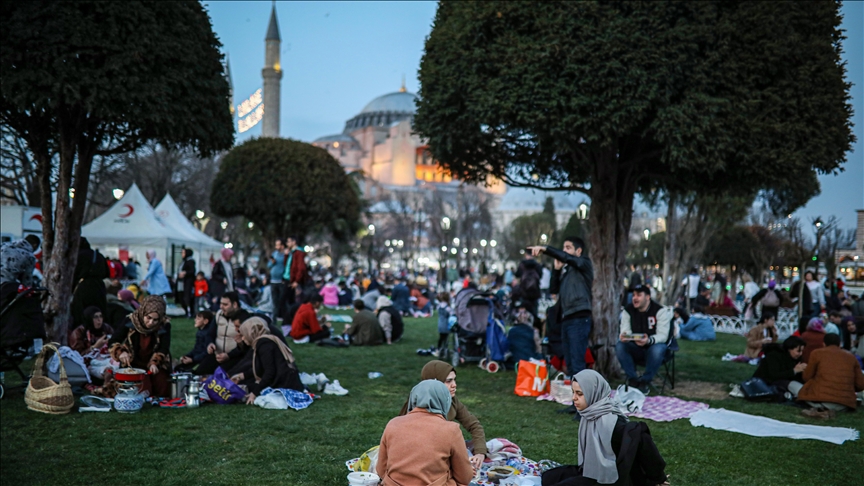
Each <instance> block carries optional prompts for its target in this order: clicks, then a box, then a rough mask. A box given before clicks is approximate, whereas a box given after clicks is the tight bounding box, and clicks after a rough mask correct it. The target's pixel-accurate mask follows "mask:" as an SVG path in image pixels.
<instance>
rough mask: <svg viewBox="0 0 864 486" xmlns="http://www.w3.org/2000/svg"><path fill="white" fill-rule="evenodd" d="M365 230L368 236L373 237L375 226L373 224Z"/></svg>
mask: <svg viewBox="0 0 864 486" xmlns="http://www.w3.org/2000/svg"><path fill="white" fill-rule="evenodd" d="M366 229H368V230H369V236H375V225H374V224H370V225H369V226H367V227H366Z"/></svg>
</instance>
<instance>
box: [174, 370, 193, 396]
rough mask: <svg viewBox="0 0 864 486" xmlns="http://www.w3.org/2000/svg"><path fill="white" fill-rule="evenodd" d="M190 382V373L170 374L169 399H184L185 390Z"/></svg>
mask: <svg viewBox="0 0 864 486" xmlns="http://www.w3.org/2000/svg"><path fill="white" fill-rule="evenodd" d="M190 382H192V373H186V372H177V373H171V398H186V390H187V388H189V383H190Z"/></svg>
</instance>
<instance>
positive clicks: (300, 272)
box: [285, 250, 309, 285]
mask: <svg viewBox="0 0 864 486" xmlns="http://www.w3.org/2000/svg"><path fill="white" fill-rule="evenodd" d="M285 262H286V263H287V262H288V257H287V255H286V257H285ZM289 275H290V276H291V278H289V279H288V282H287V283H288V284H292V283H295V282H296V283H297V284H299V285H306V283H307V282H309V269H308V268H306V253H305V252H304V251H303V250H294V252H293V255H292V256H291V269H290V270H289Z"/></svg>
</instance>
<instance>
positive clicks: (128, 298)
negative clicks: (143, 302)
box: [117, 289, 140, 309]
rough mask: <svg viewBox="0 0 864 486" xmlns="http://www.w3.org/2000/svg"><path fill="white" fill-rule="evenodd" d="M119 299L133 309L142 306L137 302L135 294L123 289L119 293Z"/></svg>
mask: <svg viewBox="0 0 864 486" xmlns="http://www.w3.org/2000/svg"><path fill="white" fill-rule="evenodd" d="M117 298H118V299H120V300H122V301H123V302H126V303H127V304H129V305H131V306H132V308H133V309H137V308H138V306H139V305H140V304H138V301H137V300H135V294H133V293H132V291H131V290H128V289H123V290H121V291H119V292H117Z"/></svg>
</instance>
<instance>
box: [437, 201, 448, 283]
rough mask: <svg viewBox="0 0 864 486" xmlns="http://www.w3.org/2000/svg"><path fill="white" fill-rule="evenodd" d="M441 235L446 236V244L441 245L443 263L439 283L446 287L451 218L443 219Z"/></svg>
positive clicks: (440, 263) (440, 265) (440, 264)
mask: <svg viewBox="0 0 864 486" xmlns="http://www.w3.org/2000/svg"><path fill="white" fill-rule="evenodd" d="M441 234H442V235H444V243H445V244H443V245H441V261H440V262H439V265H438V266H439V267H440V268H441V278H440V279H439V282H441V284H442V285H444V288H447V287H446V282H447V258H448V257H447V244H446V243H448V240H447V238H448V235H449V234H450V218H448V217H447V216H444V217H443V218H441Z"/></svg>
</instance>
